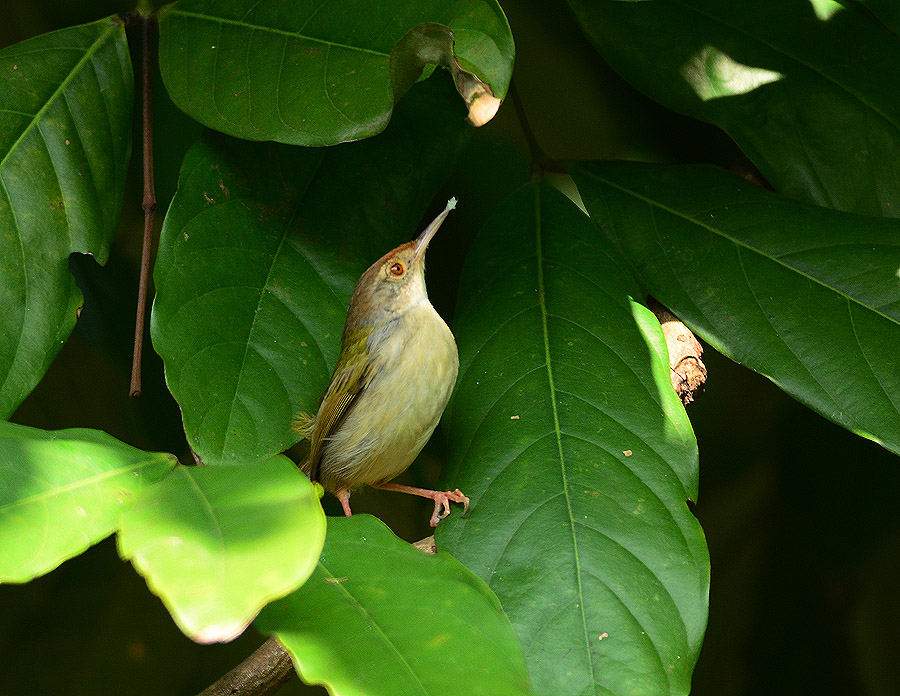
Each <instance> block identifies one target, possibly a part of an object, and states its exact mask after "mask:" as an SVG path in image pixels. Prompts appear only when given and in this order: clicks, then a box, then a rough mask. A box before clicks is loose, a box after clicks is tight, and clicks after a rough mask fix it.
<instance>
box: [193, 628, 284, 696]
mask: <svg viewBox="0 0 900 696" xmlns="http://www.w3.org/2000/svg"><path fill="white" fill-rule="evenodd" d="M293 676H294V665H293V663H292V662H291V656H290V655H288V653H287V651H286V650H285V649H284V648H283V647H281V644H280V643H279V642H278V641H277V640H275V639H274V638H269V639H268V640H267V641H266V642H265V643H263V644H262V645H261V646H259V647H258V648H257V649H256V651H255V652H254V653H253V654H252V655H250V657H248V658H247V659H246V660H244V661H243V662H241V664H239V665H238V666H237V667H235V668H234V669H233V670H231V671H230V672H229V673H228V674H226V675H225V676H223V677H222V678H221V679H219V680H218V681H217V682H216V683H215V684H213V685H212V686H210V687H209V688H207V689H204V690H203V691H202V692H201V693H200V694H199V696H268V694H274V693H275V692H276V691H278V689H280V688H281V687H282V686H284V685H285V684H286V683H287V682H289V681H290V680H291V678H292V677H293Z"/></svg>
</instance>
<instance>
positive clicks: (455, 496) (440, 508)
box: [348, 483, 469, 527]
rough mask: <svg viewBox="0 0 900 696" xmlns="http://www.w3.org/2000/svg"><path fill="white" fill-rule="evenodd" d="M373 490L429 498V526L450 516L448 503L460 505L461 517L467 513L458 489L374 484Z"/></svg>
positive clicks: (462, 496)
mask: <svg viewBox="0 0 900 696" xmlns="http://www.w3.org/2000/svg"><path fill="white" fill-rule="evenodd" d="M373 487H374V488H381V489H383V490H386V491H398V492H400V493H409V494H411V495H418V496H421V497H423V498H430V499H431V500H433V501H434V513H433V514H432V515H431V520H430V522H429V523H430V524H431V526H432V527H437V526H438V523H440V521H441V520H442V519H444V518H445V517H446V516H447V515H449V514H450V503H451V502H452V503H462V505H463V515H465V514H466V513H467V512H468V511H469V498H468V497H467V496H465V495H463V493H462V491H460V490H459V489H458V488H457V489H456V490H453V491H431V490H428V489H427V488H416V487H415V486H404V485H403V484H400V483H376V484H373ZM348 497H349V494H348Z"/></svg>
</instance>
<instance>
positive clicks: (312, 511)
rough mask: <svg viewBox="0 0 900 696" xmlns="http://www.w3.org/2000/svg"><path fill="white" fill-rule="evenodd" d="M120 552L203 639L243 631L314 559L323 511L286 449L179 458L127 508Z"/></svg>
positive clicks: (181, 623)
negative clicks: (257, 456)
mask: <svg viewBox="0 0 900 696" xmlns="http://www.w3.org/2000/svg"><path fill="white" fill-rule="evenodd" d="M118 539H119V553H120V554H121V555H122V557H123V558H127V559H130V560H131V561H132V562H133V563H134V566H135V568H137V570H138V571H139V572H140V573H141V575H143V576H144V577H146V578H147V583H148V584H149V585H150V588H151V589H152V590H153V591H154V592H155V593H156V594H158V595H159V596H160V597H161V598H162V600H163V602H164V603H165V605H166V607H167V608H168V609H169V612H170V613H171V614H172V617H173V618H174V619H175V622H176V623H177V624H178V626H179V628H181V630H182V631H184V633H185V634H186V635H188V636H190V637H191V638H193V639H194V640H196V641H197V642H200V643H212V642H224V641H229V640H231V639H233V638H235V637H237V636H238V635H239V634H240V633H241V632H242V631H243V630H244V629H245V628H246V627H247V624H249V623H250V622H251V621H252V620H253V618H254V617H255V616H256V614H257V613H258V612H259V610H260V609H261V608H262V607H263V605H265V604H266V603H267V602H269V601H271V600H273V599H276V598H278V597H283V596H284V595H286V594H287V593H289V592H291V591H292V590H294V589H296V588H297V587H298V586H299V585H300V584H301V583H303V581H305V580H306V578H308V577H309V575H310V573H312V571H313V570H314V569H315V566H316V561H317V560H318V558H319V553H320V552H321V550H322V543H323V542H324V540H325V513H323V512H322V507H321V506H320V505H319V499H318V496H317V495H316V492H315V489H314V487H313V485H312V484H311V483H310V482H309V480H308V479H307V478H306V477H305V476H304V475H303V474H302V473H300V471H299V470H298V469H297V467H296V466H295V465H294V464H293V463H292V462H291V461H290V460H289V459H288V458H287V457H283V456H278V457H275V458H273V459H270V460H269V461H267V462H262V463H258V464H254V465H248V466H241V467H227V468H225V467H212V468H207V467H179V468H177V469H176V470H175V471H173V472H172V473H171V474H169V476H167V477H166V478H165V479H164V480H163V481H161V482H160V483H158V484H156V485H155V486H152V487H150V488H148V489H147V490H145V491H144V492H143V494H142V495H141V496H140V497H139V499H138V500H137V501H136V503H135V504H134V505H132V506H130V507H129V508H128V509H127V510H126V511H125V513H124V515H123V517H122V528H121V530H120V532H119V537H118Z"/></svg>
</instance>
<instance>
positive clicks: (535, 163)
mask: <svg viewBox="0 0 900 696" xmlns="http://www.w3.org/2000/svg"><path fill="white" fill-rule="evenodd" d="M509 96H510V97H511V98H512V102H513V108H515V110H516V115H517V116H518V117H519V123H520V124H521V126H522V133H523V134H524V135H525V142H526V143H528V151H529V152H530V153H531V170H532V173H539V172H544V171H549V172H564V171H565V168H564V167H563V166H562V165H561V164H560V163H559V162H557V161H556V160H554V159H551V158H550V157H549V156H548V155H547V153H546V152H544V151H543V149H541V146H540V145H539V144H538V141H537V138H535V137H534V131H533V130H531V123H530V122H529V121H528V117H527V116H526V115H525V107H524V106H523V105H522V98H521V97H520V96H519V89H518V87H516V81H515V80H513V81H512V82H510V85H509Z"/></svg>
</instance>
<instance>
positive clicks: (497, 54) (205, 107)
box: [159, 0, 514, 146]
mask: <svg viewBox="0 0 900 696" xmlns="http://www.w3.org/2000/svg"><path fill="white" fill-rule="evenodd" d="M159 22H160V67H161V69H162V75H163V80H164V81H165V83H166V88H167V89H168V91H169V94H170V95H171V96H172V99H173V101H174V102H175V103H176V104H177V105H178V106H179V107H180V108H181V109H183V110H184V111H185V112H186V113H187V114H189V115H190V116H192V117H193V118H195V119H197V120H198V121H200V122H201V123H203V124H204V125H207V126H209V127H211V128H215V129H216V130H220V131H222V132H224V133H227V134H229V135H233V136H236V137H240V138H246V139H248V140H275V141H278V142H283V143H290V144H294V145H307V146H309V145H333V144H335V143H340V142H345V141H348V140H358V139H360V138H366V137H369V136H372V135H375V134H377V133H380V132H381V131H382V130H384V128H385V126H387V123H388V121H389V119H390V118H391V111H392V110H393V107H394V102H395V101H396V99H398V98H399V96H400V95H399V94H394V93H393V91H392V88H391V87H392V85H391V68H392V67H393V68H395V69H396V68H397V67H398V66H397V61H396V60H395V61H394V65H393V66H392V65H391V53H392V50H393V48H394V45H395V44H397V42H398V41H400V40H401V38H403V36H404V35H405V34H406V33H407V32H408V31H409V30H411V29H413V28H414V27H416V26H417V25H420V24H422V23H425V22H434V23H439V24H443V25H445V26H447V27H449V28H450V29H451V30H452V31H453V33H454V35H455V48H454V53H453V55H451V56H447V57H445V59H444V60H446V61H447V62H448V63H452V64H453V65H454V68H455V67H456V65H455V64H456V63H459V64H460V65H461V66H462V67H463V68H464V69H465V70H467V71H470V72H474V73H476V74H477V75H478V77H479V78H481V80H483V81H484V82H487V83H488V84H489V85H490V86H491V88H492V89H493V93H494V95H496V96H497V97H500V98H502V97H503V96H504V95H505V94H506V89H507V87H508V85H509V80H510V76H511V75H512V61H513V53H514V49H513V41H512V34H511V33H510V30H509V25H508V24H507V22H506V17H505V16H504V14H503V11H502V10H501V9H500V6H499V5H498V4H497V3H496V1H495V0H428V1H427V2H407V1H406V0H377V1H373V0H341V1H339V2H329V3H319V4H313V3H299V4H298V3H293V4H290V5H285V4H284V3H283V2H281V1H280V0H228V1H226V2H221V1H218V2H211V0H181V2H177V3H175V4H173V5H169V6H167V7H166V8H164V9H163V10H162V11H161V12H160V16H159ZM399 60H400V61H401V62H404V63H405V64H406V66H405V67H406V68H407V69H412V70H414V71H415V72H416V73H418V72H420V71H421V64H420V63H419V61H418V58H416V57H415V56H410V55H408V54H406V53H404V54H403V55H402V56H401V57H400V58H399ZM404 72H405V70H404ZM406 84H408V81H407V82H406Z"/></svg>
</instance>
